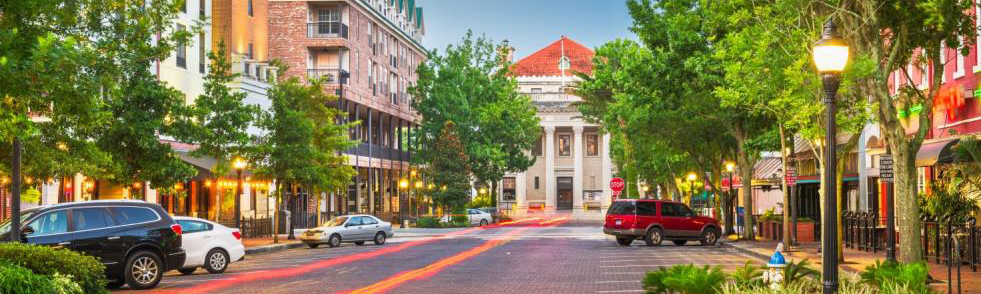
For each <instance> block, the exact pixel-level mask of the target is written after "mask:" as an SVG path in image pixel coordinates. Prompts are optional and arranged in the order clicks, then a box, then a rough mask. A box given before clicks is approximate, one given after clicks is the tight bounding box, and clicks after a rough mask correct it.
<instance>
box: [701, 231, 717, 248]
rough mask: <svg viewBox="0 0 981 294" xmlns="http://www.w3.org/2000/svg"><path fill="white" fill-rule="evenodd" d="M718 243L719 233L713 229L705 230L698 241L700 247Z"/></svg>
mask: <svg viewBox="0 0 981 294" xmlns="http://www.w3.org/2000/svg"><path fill="white" fill-rule="evenodd" d="M718 241H719V231H717V230H716V229H714V228H707V229H705V231H703V232H702V238H701V239H700V240H699V242H701V243H702V245H706V246H711V245H715V242H718Z"/></svg>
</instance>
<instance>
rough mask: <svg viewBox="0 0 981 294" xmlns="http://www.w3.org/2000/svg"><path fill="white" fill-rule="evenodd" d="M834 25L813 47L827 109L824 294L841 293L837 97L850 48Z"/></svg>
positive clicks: (826, 29)
mask: <svg viewBox="0 0 981 294" xmlns="http://www.w3.org/2000/svg"><path fill="white" fill-rule="evenodd" d="M835 28H836V27H835V24H834V22H833V21H832V20H830V19H829V20H828V22H827V23H825V24H824V32H823V33H822V34H821V40H820V41H818V42H817V43H816V44H815V45H814V64H815V65H816V66H817V69H818V72H819V73H820V74H821V76H822V80H823V85H824V105H825V116H826V120H827V123H826V127H827V130H826V131H827V132H826V134H825V137H824V140H825V154H824V155H825V161H824V162H825V164H824V195H825V196H824V211H825V212H824V221H823V222H824V224H822V227H823V228H824V232H823V234H821V239H822V240H821V242H822V243H823V244H824V250H823V252H822V258H823V263H822V269H823V272H822V273H823V275H822V276H823V277H824V278H823V279H824V281H823V288H824V291H823V292H824V293H825V294H831V293H836V292H838V243H837V239H838V236H837V234H838V231H837V226H838V225H837V218H836V216H835V214H836V211H837V198H836V197H837V195H835V194H836V193H837V191H835V187H836V186H837V183H835V172H836V171H835V168H836V167H835V156H836V154H835V152H836V151H835V147H836V146H835V145H836V141H835V140H836V138H837V134H836V130H835V95H837V93H838V86H839V85H840V83H841V72H842V70H844V68H845V65H846V64H847V63H848V45H847V44H846V43H845V41H844V40H841V39H839V38H838V37H837V34H836V32H835Z"/></svg>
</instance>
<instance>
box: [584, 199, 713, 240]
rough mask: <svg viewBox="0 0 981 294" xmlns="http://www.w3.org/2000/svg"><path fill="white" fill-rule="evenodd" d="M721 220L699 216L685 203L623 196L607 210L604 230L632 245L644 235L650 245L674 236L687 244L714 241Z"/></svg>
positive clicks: (643, 237)
mask: <svg viewBox="0 0 981 294" xmlns="http://www.w3.org/2000/svg"><path fill="white" fill-rule="evenodd" d="M719 228H720V226H719V221H718V220H716V219H714V218H711V217H704V216H698V215H696V214H695V213H694V212H692V210H691V209H690V208H688V206H687V205H685V204H684V203H678V202H672V201H661V200H642V199H619V200H617V201H615V202H613V205H611V206H610V209H609V210H607V212H606V223H605V224H603V233H606V234H608V235H614V236H616V239H617V243H618V244H620V245H623V246H629V245H630V243H632V242H633V241H634V240H636V239H642V240H644V242H645V243H647V245H648V246H655V245H660V244H661V241H663V240H671V241H672V242H674V244H675V245H679V246H680V245H685V243H687V242H688V241H692V240H698V241H699V242H701V243H702V245H714V244H715V242H717V241H718V240H719V232H720V230H719Z"/></svg>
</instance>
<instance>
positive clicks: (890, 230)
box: [879, 153, 896, 260]
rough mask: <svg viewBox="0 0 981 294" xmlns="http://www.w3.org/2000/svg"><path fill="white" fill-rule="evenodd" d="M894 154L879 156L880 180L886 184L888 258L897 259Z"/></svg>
mask: <svg viewBox="0 0 981 294" xmlns="http://www.w3.org/2000/svg"><path fill="white" fill-rule="evenodd" d="M892 165H893V161H892V154H889V153H886V154H883V155H880V156H879V180H880V181H882V183H884V184H886V187H885V188H886V203H885V204H886V259H887V260H896V204H895V196H894V195H893V191H892V185H893V184H892V182H893V171H892Z"/></svg>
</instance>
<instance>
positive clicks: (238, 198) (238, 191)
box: [232, 157, 245, 229]
mask: <svg viewBox="0 0 981 294" xmlns="http://www.w3.org/2000/svg"><path fill="white" fill-rule="evenodd" d="M232 167H234V168H235V174H236V181H237V185H236V186H235V227H236V228H238V229H242V170H243V169H245V160H243V159H242V158H241V157H236V158H235V159H234V160H233V161H232Z"/></svg>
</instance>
